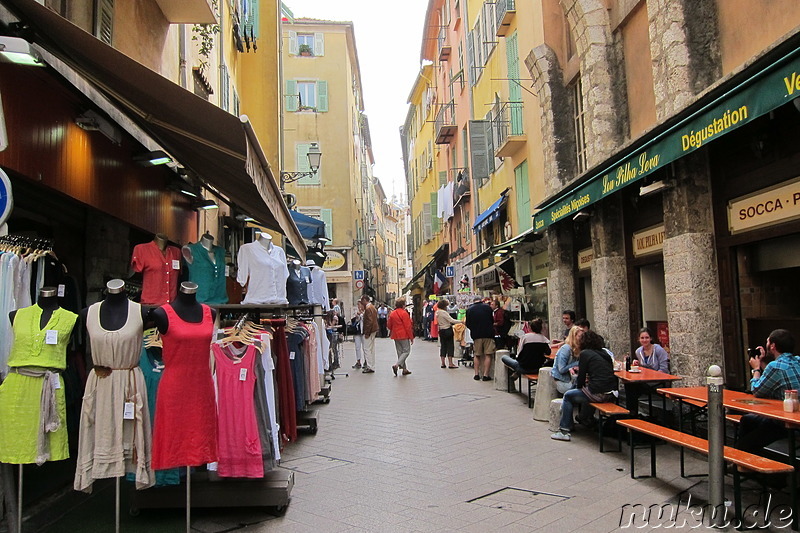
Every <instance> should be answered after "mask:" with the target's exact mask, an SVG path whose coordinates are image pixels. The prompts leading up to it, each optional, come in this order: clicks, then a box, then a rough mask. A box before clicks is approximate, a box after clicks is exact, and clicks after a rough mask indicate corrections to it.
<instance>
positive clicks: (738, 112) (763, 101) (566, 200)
mask: <svg viewBox="0 0 800 533" xmlns="http://www.w3.org/2000/svg"><path fill="white" fill-rule="evenodd" d="M740 87H741V88H737V90H736V91H735V92H734V93H732V94H731V95H728V96H727V97H725V98H720V99H718V100H717V101H716V102H714V103H712V104H710V105H709V106H708V107H707V108H706V109H705V111H703V112H701V113H698V114H696V115H692V116H690V117H688V118H687V119H685V120H684V121H683V122H682V123H679V124H677V125H676V126H674V127H673V128H671V129H670V130H667V131H666V132H664V133H663V134H661V135H660V136H658V137H656V138H655V139H653V140H652V141H650V143H649V144H647V145H645V146H644V147H643V148H642V149H640V150H638V151H636V152H634V153H633V154H631V155H629V156H628V157H626V158H624V159H622V160H621V161H619V162H618V163H617V164H616V165H615V166H613V167H611V168H609V169H607V170H606V171H603V172H601V173H599V174H597V175H596V176H594V177H593V178H592V179H591V180H589V181H588V182H586V183H585V184H584V185H581V186H579V187H577V188H576V189H574V190H573V191H571V192H569V193H568V194H566V195H564V196H562V197H561V198H559V199H558V200H556V201H554V202H552V203H550V204H548V205H546V206H545V207H544V208H542V209H541V210H540V211H539V212H538V213H536V215H535V216H534V221H533V227H534V231H539V230H542V229H544V228H546V227H547V226H549V225H550V224H553V223H555V222H558V221H559V220H562V219H563V218H565V217H567V216H569V215H574V214H575V213H577V212H578V211H580V210H581V209H583V208H585V207H586V206H589V205H591V204H593V203H595V202H597V201H599V200H601V199H603V198H604V197H606V196H608V195H609V194H612V193H614V192H616V191H618V190H620V189H621V188H623V187H626V186H628V185H630V184H632V183H634V182H636V181H638V180H640V179H642V178H644V177H645V176H647V175H649V174H651V173H653V172H654V171H656V170H658V169H660V168H663V167H664V166H665V165H666V164H667V163H670V162H672V161H675V160H677V159H679V158H681V157H683V156H684V155H686V154H689V153H691V152H693V151H695V150H697V149H698V148H700V147H702V146H703V145H704V144H706V143H708V142H711V141H713V140H715V139H717V138H719V137H721V136H722V135H724V134H725V133H728V132H730V131H733V130H735V129H736V128H739V127H741V126H743V125H745V124H747V123H749V122H751V121H753V120H754V119H756V118H757V117H760V116H762V115H764V114H765V113H768V112H770V111H772V110H773V109H775V108H777V107H779V106H781V105H783V104H785V103H787V102H789V101H791V100H793V99H794V98H797V97H798V96H800V49H796V50H794V51H793V52H792V53H790V54H789V55H787V56H786V57H785V58H783V59H781V60H779V61H777V62H776V63H775V64H773V65H772V66H771V67H770V70H769V71H768V72H765V73H759V74H756V75H754V76H753V77H752V78H750V80H748V81H747V82H745V83H743V84H741V85H740Z"/></svg>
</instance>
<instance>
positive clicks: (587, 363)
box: [550, 330, 618, 441]
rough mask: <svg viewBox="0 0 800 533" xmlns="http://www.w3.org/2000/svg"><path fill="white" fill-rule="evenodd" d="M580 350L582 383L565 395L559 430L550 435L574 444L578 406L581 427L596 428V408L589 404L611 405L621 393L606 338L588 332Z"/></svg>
mask: <svg viewBox="0 0 800 533" xmlns="http://www.w3.org/2000/svg"><path fill="white" fill-rule="evenodd" d="M578 347H579V348H580V358H579V363H578V381H577V383H576V384H575V386H576V388H574V389H572V390H568V391H567V392H566V393H565V394H564V401H563V403H562V404H561V421H560V423H559V430H558V431H557V432H556V433H553V434H552V435H550V438H551V439H553V440H564V441H568V440H572V437H571V436H570V433H571V432H572V426H573V425H574V422H573V420H572V411H573V409H574V407H575V406H576V405H578V406H580V414H579V415H578V420H579V422H580V423H581V425H583V426H586V427H592V426H593V425H594V408H593V407H592V406H590V405H589V404H590V403H601V402H609V401H611V400H613V399H614V396H615V394H616V391H617V386H618V381H617V376H615V375H614V365H613V364H612V362H611V359H610V358H609V357H608V355H606V353H605V352H604V351H603V338H602V337H601V336H600V335H598V334H597V333H595V332H594V331H592V330H589V331H585V332H584V333H583V334H582V335H581V338H580V340H579V341H578ZM587 376H588V379H587Z"/></svg>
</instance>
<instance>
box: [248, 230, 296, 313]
mask: <svg viewBox="0 0 800 533" xmlns="http://www.w3.org/2000/svg"><path fill="white" fill-rule="evenodd" d="M238 263H239V271H238V273H237V275H236V281H238V282H239V284H240V285H242V286H244V285H247V294H246V295H245V297H244V300H243V301H242V303H243V304H287V303H289V300H287V299H286V279H287V278H288V277H289V267H288V266H287V265H286V253H285V252H284V251H283V248H281V247H279V246H275V245H274V244H273V245H272V246H271V247H270V249H269V250H267V249H266V248H264V246H263V245H261V243H258V242H250V243H247V244H243V245H242V247H241V248H239V255H238Z"/></svg>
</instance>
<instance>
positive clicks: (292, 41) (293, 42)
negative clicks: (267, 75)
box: [289, 31, 298, 56]
mask: <svg viewBox="0 0 800 533" xmlns="http://www.w3.org/2000/svg"><path fill="white" fill-rule="evenodd" d="M297 49H298V46H297V32H296V31H290V32H289V53H290V54H292V55H295V56H296V55H297V54H298V50H297Z"/></svg>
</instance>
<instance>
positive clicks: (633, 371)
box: [628, 366, 642, 374]
mask: <svg viewBox="0 0 800 533" xmlns="http://www.w3.org/2000/svg"><path fill="white" fill-rule="evenodd" d="M641 371H642V369H641V368H637V367H633V366H632V367H631V369H630V370H628V372H632V373H634V374H638V373H639V372H641Z"/></svg>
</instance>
